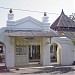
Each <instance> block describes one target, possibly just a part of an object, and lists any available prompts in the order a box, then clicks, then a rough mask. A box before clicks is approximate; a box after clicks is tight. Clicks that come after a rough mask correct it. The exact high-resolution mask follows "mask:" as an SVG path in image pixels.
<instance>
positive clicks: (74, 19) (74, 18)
mask: <svg viewBox="0 0 75 75" xmlns="http://www.w3.org/2000/svg"><path fill="white" fill-rule="evenodd" d="M69 17H70V19H72V20H73V21H75V13H72V14H71V15H69Z"/></svg>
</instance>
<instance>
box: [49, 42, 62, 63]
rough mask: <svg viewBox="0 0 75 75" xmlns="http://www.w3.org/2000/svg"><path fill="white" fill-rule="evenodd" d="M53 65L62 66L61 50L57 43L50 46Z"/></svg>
mask: <svg viewBox="0 0 75 75" xmlns="http://www.w3.org/2000/svg"><path fill="white" fill-rule="evenodd" d="M50 59H51V63H57V64H61V48H60V46H59V45H58V44H57V43H53V44H52V45H51V46H50Z"/></svg>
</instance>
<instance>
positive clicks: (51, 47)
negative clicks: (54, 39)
mask: <svg viewBox="0 0 75 75" xmlns="http://www.w3.org/2000/svg"><path fill="white" fill-rule="evenodd" d="M50 53H53V45H51V46H50Z"/></svg>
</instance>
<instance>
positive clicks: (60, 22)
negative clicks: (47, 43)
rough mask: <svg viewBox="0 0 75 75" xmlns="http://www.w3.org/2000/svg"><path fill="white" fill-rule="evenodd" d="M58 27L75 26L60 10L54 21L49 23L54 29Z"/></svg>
mask: <svg viewBox="0 0 75 75" xmlns="http://www.w3.org/2000/svg"><path fill="white" fill-rule="evenodd" d="M60 27H65V28H69V27H75V22H74V21H73V20H71V19H70V18H69V17H68V16H66V15H65V14H64V12H63V10H62V12H61V14H60V16H59V17H58V18H57V19H56V20H55V22H54V23H53V24H52V25H51V27H50V28H52V29H56V28H60Z"/></svg>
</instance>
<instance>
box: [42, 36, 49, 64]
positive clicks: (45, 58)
mask: <svg viewBox="0 0 75 75" xmlns="http://www.w3.org/2000/svg"><path fill="white" fill-rule="evenodd" d="M49 43H50V39H49V38H45V37H44V38H43V65H50V44H49Z"/></svg>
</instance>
